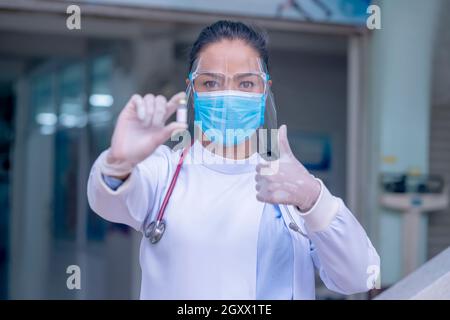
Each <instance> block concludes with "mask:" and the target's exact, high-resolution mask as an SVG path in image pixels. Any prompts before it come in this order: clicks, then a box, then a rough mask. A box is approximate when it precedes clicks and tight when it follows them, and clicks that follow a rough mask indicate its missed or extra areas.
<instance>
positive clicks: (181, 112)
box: [177, 99, 187, 123]
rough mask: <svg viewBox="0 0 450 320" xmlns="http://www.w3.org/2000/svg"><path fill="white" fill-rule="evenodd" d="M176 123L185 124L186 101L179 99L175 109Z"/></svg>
mask: <svg viewBox="0 0 450 320" xmlns="http://www.w3.org/2000/svg"><path fill="white" fill-rule="evenodd" d="M177 122H181V123H187V101H186V99H180V101H179V106H178V109H177Z"/></svg>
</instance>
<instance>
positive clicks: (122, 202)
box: [87, 145, 173, 231]
mask: <svg viewBox="0 0 450 320" xmlns="http://www.w3.org/2000/svg"><path fill="white" fill-rule="evenodd" d="M106 153H107V151H104V152H103V153H102V154H101V155H100V156H99V157H98V158H97V160H96V161H95V163H94V165H93V166H92V169H91V172H90V175H89V180H88V185H87V196H88V202H89V205H90V207H91V208H92V210H93V211H94V212H95V213H97V214H98V215H99V216H101V217H102V218H104V219H106V220H108V221H111V222H117V223H123V224H126V225H129V226H131V227H132V228H134V229H135V230H137V231H142V227H143V223H144V221H145V219H146V217H147V215H148V214H149V212H151V209H152V208H153V207H154V206H155V205H159V197H160V196H161V194H162V193H163V190H164V188H165V186H166V182H167V181H168V179H169V176H170V172H171V171H172V167H173V161H172V151H171V150H170V149H169V148H168V147H167V146H165V145H162V146H160V147H158V148H157V149H156V150H155V152H154V153H153V154H152V155H151V156H149V157H148V158H147V159H145V160H144V161H142V162H141V163H139V164H138V165H137V166H136V167H135V168H134V169H133V171H132V172H131V174H130V176H129V177H128V178H127V179H126V180H125V181H124V182H123V184H121V185H120V186H119V188H118V189H117V190H113V189H111V188H110V187H109V186H108V185H107V184H106V183H105V181H104V179H103V177H102V172H101V166H100V165H99V164H100V163H101V161H102V157H105V156H106Z"/></svg>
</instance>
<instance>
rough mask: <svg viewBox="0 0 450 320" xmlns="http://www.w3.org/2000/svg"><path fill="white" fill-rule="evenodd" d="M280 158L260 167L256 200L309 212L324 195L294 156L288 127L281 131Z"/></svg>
mask: <svg viewBox="0 0 450 320" xmlns="http://www.w3.org/2000/svg"><path fill="white" fill-rule="evenodd" d="M278 143H279V150H280V158H279V159H278V160H275V161H271V162H265V163H260V164H258V165H257V166H256V172H257V173H256V176H255V180H256V190H257V191H258V193H257V195H256V198H257V199H258V200H259V201H262V202H267V203H273V204H285V205H294V206H297V207H298V208H299V209H300V211H302V212H306V211H308V210H310V209H311V208H312V207H313V205H314V204H315V202H316V200H317V199H318V197H319V195H320V189H321V184H320V182H319V181H318V180H317V179H316V178H314V176H313V175H312V174H310V173H309V172H308V170H306V168H305V167H304V166H303V165H302V164H301V163H300V162H299V161H298V160H297V159H296V158H295V157H294V155H293V154H292V151H291V148H290V147H289V142H288V139H287V128H286V125H282V126H281V127H280V129H279V130H278Z"/></svg>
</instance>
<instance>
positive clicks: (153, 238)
mask: <svg viewBox="0 0 450 320" xmlns="http://www.w3.org/2000/svg"><path fill="white" fill-rule="evenodd" d="M192 143H193V142H192ZM192 143H191V144H190V145H189V146H188V147H187V148H185V149H184V150H183V152H182V153H181V155H180V159H179V160H178V164H177V167H176V169H175V173H174V175H173V177H172V180H171V181H170V184H169V188H168V189H167V193H166V195H165V196H164V200H163V202H162V204H161V207H160V208H159V211H158V215H157V216H156V219H155V220H153V221H152V222H151V223H150V224H149V225H148V226H147V227H146V228H145V230H144V235H145V237H147V238H149V240H150V243H151V244H156V243H158V241H159V240H161V238H162V236H163V235H164V232H165V231H166V222H165V220H164V213H165V211H166V207H167V204H168V203H169V199H170V197H171V196H172V192H173V189H174V188H175V185H176V183H177V180H178V174H179V173H180V170H181V167H182V166H183V161H184V158H185V157H186V155H187V153H188V151H189V148H190V147H191V146H192ZM286 212H287V214H288V215H289V220H291V222H290V223H289V225H288V226H289V228H290V229H291V230H293V231H295V232H297V233H299V234H300V235H302V236H303V237H305V238H308V236H307V235H306V234H305V233H304V232H303V231H302V230H301V228H300V227H299V225H298V224H297V223H296V222H295V220H294V218H293V217H292V215H291V213H290V211H289V209H288V208H286ZM148 216H150V215H147V217H148Z"/></svg>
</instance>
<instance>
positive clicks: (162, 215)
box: [156, 144, 192, 222]
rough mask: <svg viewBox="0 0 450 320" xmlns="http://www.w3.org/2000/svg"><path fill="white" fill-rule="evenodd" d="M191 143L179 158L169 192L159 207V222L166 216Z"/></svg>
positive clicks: (157, 218) (157, 217) (157, 219)
mask: <svg viewBox="0 0 450 320" xmlns="http://www.w3.org/2000/svg"><path fill="white" fill-rule="evenodd" d="M191 145H192V144H191ZM191 145H189V146H188V147H187V148H186V149H184V150H183V152H182V153H181V156H180V159H179V160H178V164H177V167H176V169H175V173H174V174H173V177H172V180H171V181H170V185H169V188H168V189H167V193H166V195H165V196H164V200H163V202H162V205H161V208H159V211H158V215H157V216H156V221H157V222H159V221H162V219H163V217H164V212H165V211H166V207H167V204H168V203H169V199H170V196H171V195H172V192H173V189H174V188H175V185H176V183H177V179H178V174H179V173H180V170H181V167H182V166H183V161H184V158H185V157H186V155H187V153H188V151H189V148H190V147H191Z"/></svg>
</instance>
